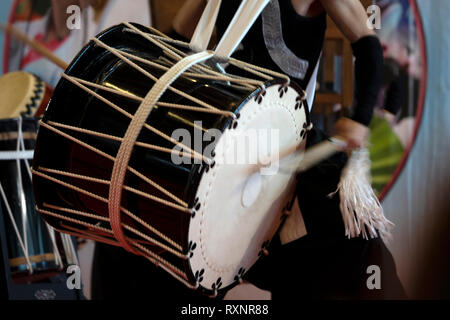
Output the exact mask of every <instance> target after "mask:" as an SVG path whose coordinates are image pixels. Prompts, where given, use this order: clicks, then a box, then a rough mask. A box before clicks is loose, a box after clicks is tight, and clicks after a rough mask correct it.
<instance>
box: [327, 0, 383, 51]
mask: <svg viewBox="0 0 450 320" xmlns="http://www.w3.org/2000/svg"><path fill="white" fill-rule="evenodd" d="M320 2H321V4H322V6H323V7H324V9H325V10H326V11H327V14H328V15H329V16H330V18H331V19H332V20H333V21H334V23H336V25H337V27H338V28H339V29H340V30H341V31H342V33H343V34H344V35H345V37H346V38H347V39H348V40H349V41H350V42H351V43H354V42H355V41H358V40H359V39H361V38H362V37H365V36H368V35H375V32H374V31H373V30H371V29H369V28H368V27H367V13H366V10H364V7H363V5H362V4H361V2H360V1H359V0H339V1H337V0H320Z"/></svg>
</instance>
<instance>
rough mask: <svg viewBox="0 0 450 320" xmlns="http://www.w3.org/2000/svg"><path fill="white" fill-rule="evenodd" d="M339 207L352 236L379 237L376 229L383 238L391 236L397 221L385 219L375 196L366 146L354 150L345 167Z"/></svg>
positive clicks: (346, 231)
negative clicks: (394, 222)
mask: <svg viewBox="0 0 450 320" xmlns="http://www.w3.org/2000/svg"><path fill="white" fill-rule="evenodd" d="M338 191H339V196H340V209H341V213H342V218H343V220H344V225H345V235H346V236H348V237H349V238H354V237H358V236H359V235H361V234H362V236H363V238H364V239H368V238H369V237H370V238H371V239H372V238H376V237H377V231H378V232H379V234H380V236H381V238H382V239H383V240H389V239H391V238H392V236H391V232H390V231H391V229H392V228H393V227H394V224H393V223H392V222H391V221H389V220H388V219H386V217H385V216H384V213H383V208H382V206H381V204H380V202H379V201H378V198H377V196H376V195H375V193H374V191H373V189H372V186H371V181H370V159H369V151H368V150H367V149H366V148H362V149H357V150H354V151H353V152H352V155H351V157H350V159H349V160H348V162H347V164H346V166H345V167H344V169H343V170H342V174H341V179H340V181H339V184H338V188H337V190H336V191H335V192H333V193H332V194H330V196H332V195H333V194H335V193H336V192H338Z"/></svg>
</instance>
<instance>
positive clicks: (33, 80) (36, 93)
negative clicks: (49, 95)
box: [0, 70, 48, 118]
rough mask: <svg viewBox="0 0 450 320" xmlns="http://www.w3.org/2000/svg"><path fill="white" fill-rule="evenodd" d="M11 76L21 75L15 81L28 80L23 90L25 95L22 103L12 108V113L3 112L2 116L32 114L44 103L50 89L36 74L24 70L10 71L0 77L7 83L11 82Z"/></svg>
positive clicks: (12, 116)
mask: <svg viewBox="0 0 450 320" xmlns="http://www.w3.org/2000/svg"><path fill="white" fill-rule="evenodd" d="M11 77H20V78H16V80H15V81H21V82H23V81H25V80H26V88H24V89H23V91H22V92H21V94H23V97H22V99H21V100H20V103H18V104H17V105H16V106H15V107H13V108H11V111H10V113H8V114H3V115H2V118H14V117H18V116H21V115H26V116H32V115H33V114H34V112H35V111H36V110H37V109H38V107H39V106H40V105H41V104H42V102H43V100H44V97H45V95H46V92H47V91H48V89H47V85H46V83H45V82H44V81H43V80H42V79H41V78H39V77H38V76H36V75H35V74H32V73H29V72H26V71H22V70H19V71H13V72H9V73H7V74H5V75H3V76H1V77H0V79H3V81H5V83H10V81H11V80H12V79H8V78H11ZM0 81H1V80H0Z"/></svg>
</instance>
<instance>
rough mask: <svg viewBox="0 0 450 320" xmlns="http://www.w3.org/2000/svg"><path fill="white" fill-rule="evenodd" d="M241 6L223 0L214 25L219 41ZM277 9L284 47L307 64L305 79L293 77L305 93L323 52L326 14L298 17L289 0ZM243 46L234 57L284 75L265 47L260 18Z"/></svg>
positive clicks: (235, 2)
mask: <svg viewBox="0 0 450 320" xmlns="http://www.w3.org/2000/svg"><path fill="white" fill-rule="evenodd" d="M240 3H241V1H240V0H227V1H222V4H221V7H220V11H219V15H218V18H217V23H216V27H217V35H218V38H219V40H220V39H221V38H222V36H223V34H224V32H225V30H226V28H227V27H228V25H229V24H230V22H231V19H232V18H233V16H234V14H235V13H236V11H237V9H238V8H239V5H240ZM279 6H280V14H281V25H282V32H283V40H284V42H285V43H286V46H287V47H288V48H289V49H290V50H291V51H292V52H293V53H294V54H295V55H296V56H297V57H298V58H301V59H303V60H306V61H308V63H309V67H308V70H307V72H306V75H305V77H304V78H303V79H299V78H294V80H295V81H296V82H297V83H298V84H299V85H300V86H301V87H302V89H304V90H305V89H306V86H307V84H308V82H309V80H310V78H311V75H312V73H313V71H314V68H315V66H316V64H317V61H318V60H319V58H320V53H321V51H322V47H323V42H324V39H325V30H326V27H327V22H326V21H327V20H326V13H325V12H324V13H322V14H321V15H319V16H316V17H304V16H300V15H299V14H298V13H297V12H296V11H295V9H294V7H293V6H292V3H291V0H279ZM242 45H243V47H244V48H243V50H239V51H237V52H236V53H235V54H234V55H233V57H235V58H237V59H240V60H243V61H246V62H249V63H252V64H255V65H257V66H260V67H265V68H268V69H271V70H274V71H278V72H283V71H282V70H281V69H280V67H279V66H278V65H277V64H276V63H275V62H274V61H273V60H272V58H271V56H270V54H269V51H268V50H267V48H266V45H265V42H264V34H263V26H262V18H261V15H260V16H259V17H258V18H257V19H256V21H255V23H254V24H253V26H252V27H251V28H250V30H249V32H248V33H247V35H246V36H245V38H244V39H243V40H242Z"/></svg>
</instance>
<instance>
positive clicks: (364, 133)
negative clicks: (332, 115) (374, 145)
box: [334, 117, 369, 153]
mask: <svg viewBox="0 0 450 320" xmlns="http://www.w3.org/2000/svg"><path fill="white" fill-rule="evenodd" d="M334 135H335V136H336V137H338V138H340V139H342V140H344V141H345V142H347V148H346V150H345V151H347V152H348V153H350V152H351V150H353V149H357V148H363V147H366V146H367V138H368V136H369V128H367V127H366V126H364V125H362V124H360V123H359V122H356V121H354V120H352V119H349V118H346V117H342V118H340V119H339V120H338V121H337V122H336V125H335V126H334Z"/></svg>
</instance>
